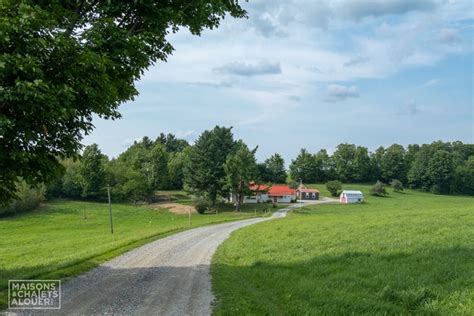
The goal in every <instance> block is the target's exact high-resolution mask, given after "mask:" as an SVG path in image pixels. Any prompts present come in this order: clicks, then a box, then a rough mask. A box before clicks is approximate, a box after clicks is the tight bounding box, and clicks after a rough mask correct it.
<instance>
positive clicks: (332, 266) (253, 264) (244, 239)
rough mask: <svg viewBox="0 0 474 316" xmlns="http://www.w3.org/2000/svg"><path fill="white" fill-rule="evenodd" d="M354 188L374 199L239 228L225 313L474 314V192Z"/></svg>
mask: <svg viewBox="0 0 474 316" xmlns="http://www.w3.org/2000/svg"><path fill="white" fill-rule="evenodd" d="M313 187H317V188H319V189H320V190H321V191H322V192H321V193H322V195H327V192H326V191H325V188H324V186H318V185H315V186H313ZM344 188H346V189H351V188H352V189H356V188H358V189H362V191H363V192H364V193H365V196H366V203H365V204H360V205H339V204H335V205H327V204H326V205H318V206H312V207H305V208H304V209H301V210H298V211H295V212H294V213H292V214H291V215H289V216H288V217H287V218H285V219H282V220H276V221H271V222H265V223H260V224H257V225H253V226H249V227H246V228H244V229H241V230H239V231H237V232H235V233H233V235H232V236H231V238H230V239H228V240H227V241H226V242H225V243H224V244H223V245H221V246H220V247H219V249H218V251H217V253H216V255H215V256H214V258H213V264H212V270H211V271H212V276H213V290H214V292H215V293H216V296H217V302H216V307H215V314H217V315H224V314H225V315H228V314H234V315H248V314H258V315H282V314H287V315H308V314H309V315H354V314H356V315H359V314H370V315H373V314H378V315H407V314H426V315H474V198H472V197H460V196H440V195H432V194H426V193H420V192H416V191H411V190H408V191H407V192H405V193H392V192H390V196H389V197H386V198H379V197H372V196H369V195H368V194H367V193H368V189H369V187H368V186H364V185H346V186H344ZM389 191H391V190H389Z"/></svg>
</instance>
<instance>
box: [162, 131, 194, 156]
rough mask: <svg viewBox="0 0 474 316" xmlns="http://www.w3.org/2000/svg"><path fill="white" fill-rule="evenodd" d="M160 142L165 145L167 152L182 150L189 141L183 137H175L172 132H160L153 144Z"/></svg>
mask: <svg viewBox="0 0 474 316" xmlns="http://www.w3.org/2000/svg"><path fill="white" fill-rule="evenodd" d="M157 143H160V144H162V145H163V146H165V148H166V151H167V152H168V153H177V152H182V151H183V150H185V149H186V148H188V147H189V143H188V142H187V141H186V140H184V139H179V138H176V136H175V135H173V134H166V135H165V134H163V133H160V136H158V137H157V138H156V140H155V144H157Z"/></svg>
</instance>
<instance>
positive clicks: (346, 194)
mask: <svg viewBox="0 0 474 316" xmlns="http://www.w3.org/2000/svg"><path fill="white" fill-rule="evenodd" d="M363 201H364V195H363V194H362V192H360V191H347V190H344V191H342V193H341V195H340V196H339V202H341V203H343V204H347V203H361V202H363Z"/></svg>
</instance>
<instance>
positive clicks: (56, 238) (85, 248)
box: [0, 200, 267, 310]
mask: <svg viewBox="0 0 474 316" xmlns="http://www.w3.org/2000/svg"><path fill="white" fill-rule="evenodd" d="M84 212H85V213H84ZM112 212H113V222H114V234H113V235H112V234H111V233H110V226H109V217H108V216H109V213H108V205H107V204H103V203H92V202H78V201H66V200H58V201H54V202H50V203H46V204H45V205H43V206H42V207H40V208H39V209H38V210H36V211H34V212H32V213H29V214H24V215H20V216H17V217H13V218H3V219H0V235H1V238H0V310H1V309H2V308H4V307H5V306H6V303H7V284H8V280H10V279H63V280H64V279H65V278H67V277H71V276H75V275H77V274H79V273H81V272H84V271H87V270H89V269H91V268H93V267H95V266H97V265H98V264H100V263H102V262H104V261H106V260H108V259H111V258H113V257H115V256H117V255H119V254H122V253H124V252H126V251H128V250H130V249H132V248H135V247H138V246H141V245H143V244H146V243H148V242H151V241H153V240H156V239H159V238H162V237H165V236H167V235H170V234H172V233H176V232H178V231H182V230H185V229H189V228H194V227H198V226H203V225H208V224H213V223H219V222H226V221H233V220H239V219H245V218H250V217H254V216H255V215H257V216H266V215H267V214H263V212H262V211H261V210H259V211H257V212H255V210H254V208H249V207H246V208H244V209H243V210H242V212H240V213H237V212H233V209H232V208H231V207H227V206H225V207H220V208H219V213H218V214H204V215H199V214H194V215H193V216H192V227H189V223H188V216H187V215H177V214H173V213H170V212H168V211H167V210H166V209H159V210H156V209H153V208H151V207H147V206H133V205H128V204H113V205H112ZM84 214H85V216H86V218H84Z"/></svg>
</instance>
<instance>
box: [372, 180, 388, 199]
mask: <svg viewBox="0 0 474 316" xmlns="http://www.w3.org/2000/svg"><path fill="white" fill-rule="evenodd" d="M370 194H371V195H375V196H386V195H387V194H388V192H387V190H386V189H385V184H384V183H383V182H381V181H377V183H375V184H374V186H373V187H372V189H370Z"/></svg>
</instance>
